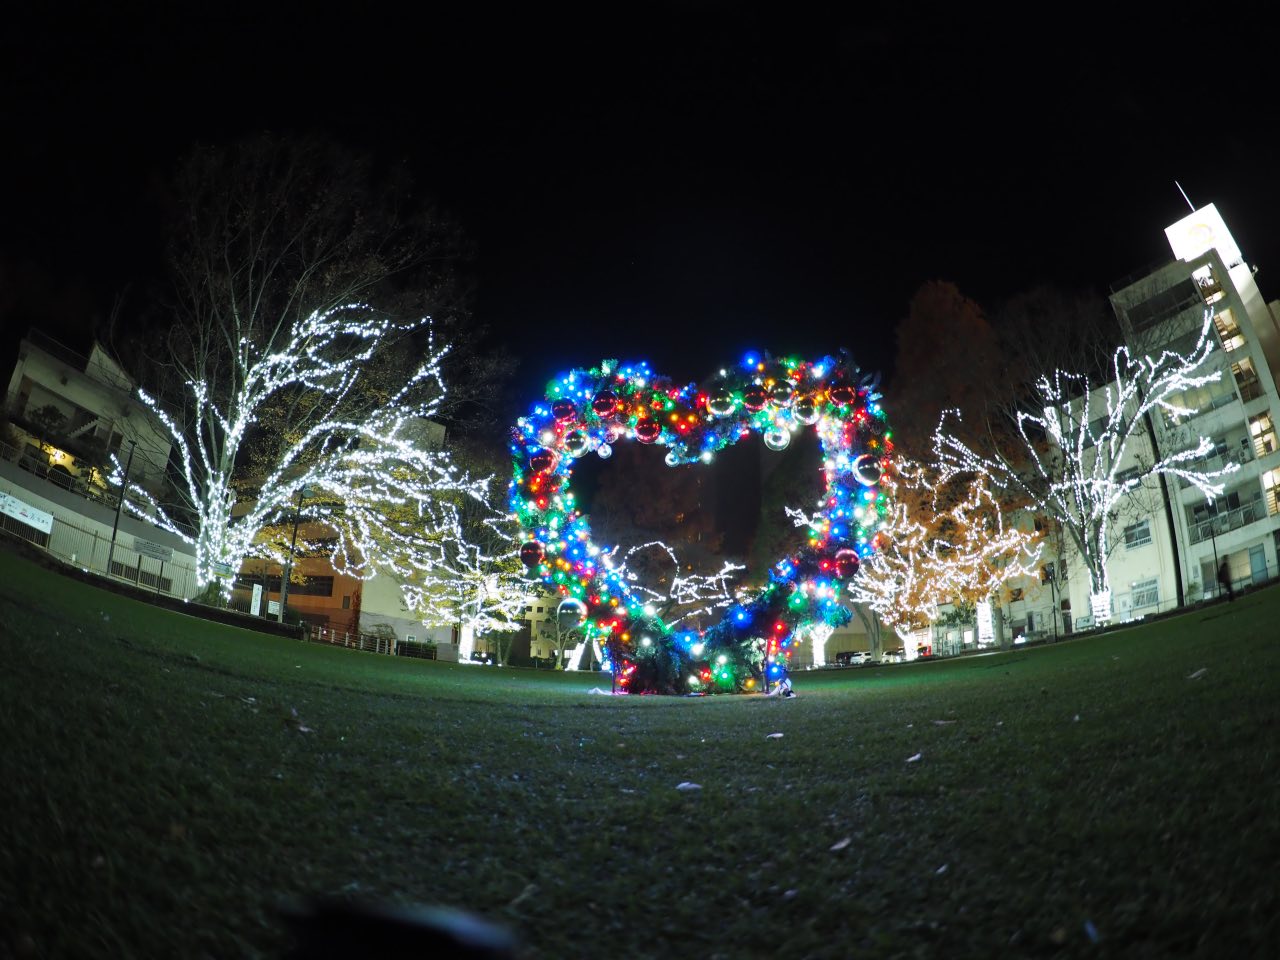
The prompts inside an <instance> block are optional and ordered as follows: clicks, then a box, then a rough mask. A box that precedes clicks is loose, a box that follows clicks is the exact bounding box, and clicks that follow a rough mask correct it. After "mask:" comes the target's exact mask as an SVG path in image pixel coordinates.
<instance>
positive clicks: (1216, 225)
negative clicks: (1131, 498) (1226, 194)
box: [1073, 204, 1280, 618]
mask: <svg viewBox="0 0 1280 960" xmlns="http://www.w3.org/2000/svg"><path fill="white" fill-rule="evenodd" d="M1165 234H1166V235H1167V236H1168V238H1169V243H1170V245H1171V247H1172V249H1173V254H1174V257H1175V258H1176V259H1174V260H1172V261H1171V262H1170V263H1167V264H1165V265H1164V266H1162V267H1159V268H1158V269H1156V270H1154V271H1152V272H1150V273H1148V274H1147V275H1145V276H1142V277H1140V278H1137V279H1130V280H1127V281H1124V282H1123V283H1122V284H1120V285H1117V287H1116V288H1115V289H1114V290H1113V292H1112V295H1111V304H1112V307H1113V309H1114V310H1115V313H1116V316H1117V318H1118V319H1119V321H1120V326H1121V330H1122V331H1123V333H1124V336H1125V339H1126V340H1127V341H1128V343H1129V345H1130V349H1131V350H1133V351H1134V352H1135V353H1138V352H1142V353H1154V352H1158V351H1160V350H1162V349H1165V348H1173V349H1178V350H1180V351H1181V350H1183V349H1185V348H1186V347H1188V346H1189V345H1190V344H1191V343H1192V342H1194V340H1195V338H1196V336H1197V334H1198V333H1199V331H1200V329H1201V326H1202V324H1203V323H1204V317H1205V313H1206V311H1208V312H1209V313H1211V315H1212V318H1213V331H1212V335H1213V336H1214V337H1215V347H1216V348H1217V349H1215V350H1214V352H1213V353H1212V354H1211V355H1210V357H1209V360H1208V362H1207V366H1206V369H1209V370H1213V369H1217V370H1220V371H1221V373H1222V376H1221V378H1220V379H1219V381H1218V382H1217V383H1213V384H1209V385H1207V386H1205V387H1200V388H1197V389H1195V390H1192V391H1188V394H1187V395H1186V396H1184V397H1182V398H1180V400H1181V401H1182V404H1183V405H1184V406H1186V407H1187V408H1189V409H1192V410H1194V411H1195V412H1194V413H1193V414H1192V415H1190V416H1186V417H1177V416H1173V415H1167V414H1157V415H1155V416H1153V417H1152V420H1153V421H1154V422H1153V424H1152V431H1151V432H1152V434H1153V435H1154V442H1155V444H1156V445H1157V446H1158V447H1159V450H1158V453H1159V454H1160V455H1162V456H1164V455H1168V454H1170V453H1174V452H1177V451H1179V450H1185V449H1188V448H1190V447H1192V446H1194V445H1196V443H1197V442H1198V441H1199V438H1200V437H1202V436H1204V437H1208V438H1209V439H1210V441H1211V442H1212V444H1213V451H1212V452H1211V453H1210V454H1209V455H1208V456H1207V457H1206V458H1205V459H1204V461H1203V465H1204V466H1205V467H1206V468H1209V469H1214V468H1218V467H1222V466H1225V465H1228V464H1236V465H1237V466H1238V469H1237V470H1236V471H1235V472H1233V473H1231V474H1228V475H1227V476H1225V477H1224V478H1223V482H1224V484H1225V489H1224V491H1223V493H1222V495H1221V496H1219V497H1217V498H1215V499H1214V500H1213V501H1212V502H1209V501H1207V500H1206V499H1205V497H1204V495H1203V494H1202V493H1201V492H1200V491H1198V490H1197V489H1196V488H1195V487H1193V486H1191V485H1189V484H1185V483H1183V482H1182V481H1180V480H1177V479H1175V478H1169V479H1168V480H1167V481H1166V482H1165V484H1164V490H1165V491H1167V499H1168V505H1167V507H1166V505H1165V493H1164V491H1160V490H1159V488H1158V485H1157V483H1156V482H1153V483H1152V484H1151V488H1150V489H1149V490H1148V491H1145V493H1146V494H1147V496H1146V497H1145V498H1141V499H1145V501H1146V504H1143V503H1139V504H1138V509H1137V510H1136V511H1134V515H1133V516H1132V517H1131V518H1130V519H1129V521H1128V523H1127V524H1126V525H1125V527H1124V528H1123V541H1124V542H1123V546H1120V547H1119V548H1118V549H1117V551H1116V553H1115V554H1113V559H1112V561H1111V562H1110V564H1109V565H1108V571H1109V573H1110V574H1111V578H1112V582H1113V584H1114V590H1115V606H1114V610H1113V613H1114V615H1115V616H1117V617H1119V618H1127V617H1129V616H1134V615H1137V614H1139V613H1141V612H1142V611H1143V610H1145V609H1147V608H1167V607H1168V606H1170V605H1172V603H1173V602H1176V601H1177V600H1178V599H1179V598H1180V599H1182V601H1183V602H1195V601H1196V600H1199V599H1202V598H1204V597H1209V596H1214V595H1216V593H1217V591H1218V589H1219V587H1218V582H1217V571H1218V568H1219V566H1220V565H1221V563H1222V561H1223V560H1225V561H1226V562H1227V565H1228V567H1229V570H1230V575H1231V579H1232V581H1234V583H1235V584H1236V585H1240V586H1243V585H1248V584H1251V583H1260V582H1263V581H1265V580H1269V579H1271V578H1273V577H1275V576H1276V575H1277V571H1278V567H1277V548H1278V547H1280V502H1278V499H1277V495H1278V494H1280V444H1278V443H1277V438H1276V430H1275V421H1276V417H1277V416H1280V394H1278V393H1277V390H1276V380H1277V379H1278V378H1280V324H1278V323H1277V311H1276V309H1275V306H1274V305H1273V306H1268V304H1267V303H1266V302H1265V301H1264V300H1263V297H1262V294H1261V293H1260V292H1259V290H1258V285H1257V284H1256V283H1255V282H1254V276H1253V270H1252V269H1251V268H1250V267H1249V265H1248V264H1247V263H1246V262H1245V260H1244V257H1243V255H1242V254H1241V252H1240V248H1239V247H1238V246H1237V245H1236V243H1235V241H1234V239H1233V238H1232V237H1231V234H1230V232H1229V231H1228V230H1227V226H1226V224H1225V223H1224V222H1223V220H1222V217H1221V215H1220V214H1219V213H1218V211H1217V209H1216V208H1215V207H1214V206H1213V205H1212V204H1210V205H1208V206H1206V207H1203V208H1201V209H1199V210H1197V211H1195V212H1194V213H1192V214H1191V215H1189V216H1187V217H1184V218H1183V219H1182V220H1179V221H1178V222H1177V223H1175V224H1173V225H1171V226H1170V227H1168V228H1167V229H1166V230H1165ZM1153 452H1154V451H1148V452H1147V455H1152V453H1153ZM1081 579H1082V578H1081ZM1084 589H1087V583H1086V584H1084ZM1076 592H1079V591H1078V590H1077V589H1076V588H1075V587H1074V586H1073V600H1074V594H1075V593H1076ZM1084 609H1087V607H1086V608H1084Z"/></svg>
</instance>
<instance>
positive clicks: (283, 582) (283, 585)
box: [277, 483, 307, 623]
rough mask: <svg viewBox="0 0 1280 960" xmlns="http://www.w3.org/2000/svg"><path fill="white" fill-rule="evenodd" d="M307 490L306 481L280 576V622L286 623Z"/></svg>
mask: <svg viewBox="0 0 1280 960" xmlns="http://www.w3.org/2000/svg"><path fill="white" fill-rule="evenodd" d="M306 492H307V485H306V484H305V483H304V484H303V485H302V486H301V487H299V488H298V506H297V509H295V510H294V511H293V541H292V542H291V543H290V544H289V563H288V565H287V566H286V567H285V568H284V576H283V577H281V578H280V611H279V617H278V618H277V619H278V621H279V622H280V623H284V605H285V601H287V600H288V599H289V578H290V577H291V576H293V552H294V551H295V550H296V549H297V547H298V521H299V520H301V519H302V498H303V496H304V495H305V494H306Z"/></svg>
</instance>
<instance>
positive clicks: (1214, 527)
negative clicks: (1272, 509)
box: [1191, 497, 1267, 543]
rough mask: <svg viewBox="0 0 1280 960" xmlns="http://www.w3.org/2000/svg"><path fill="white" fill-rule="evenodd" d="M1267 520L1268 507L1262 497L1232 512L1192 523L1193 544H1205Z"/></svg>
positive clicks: (1228, 511) (1243, 504) (1227, 511)
mask: <svg viewBox="0 0 1280 960" xmlns="http://www.w3.org/2000/svg"><path fill="white" fill-rule="evenodd" d="M1266 518H1267V505H1266V503H1265V502H1264V501H1263V499H1262V498H1261V497H1259V498H1258V499H1256V500H1250V501H1249V502H1248V503H1242V504H1240V506H1238V507H1236V508H1235V509H1232V510H1224V511H1222V512H1221V513H1218V514H1215V515H1214V516H1212V517H1206V518H1205V519H1203V520H1197V521H1193V522H1192V523H1191V542H1192V543H1203V542H1204V541H1205V540H1208V539H1210V538H1211V537H1216V536H1220V535H1222V534H1224V533H1229V532H1231V531H1232V530H1239V529H1240V528H1241V527H1245V526H1248V525H1249V524H1251V523H1257V522H1258V521H1259V520H1265V519H1266Z"/></svg>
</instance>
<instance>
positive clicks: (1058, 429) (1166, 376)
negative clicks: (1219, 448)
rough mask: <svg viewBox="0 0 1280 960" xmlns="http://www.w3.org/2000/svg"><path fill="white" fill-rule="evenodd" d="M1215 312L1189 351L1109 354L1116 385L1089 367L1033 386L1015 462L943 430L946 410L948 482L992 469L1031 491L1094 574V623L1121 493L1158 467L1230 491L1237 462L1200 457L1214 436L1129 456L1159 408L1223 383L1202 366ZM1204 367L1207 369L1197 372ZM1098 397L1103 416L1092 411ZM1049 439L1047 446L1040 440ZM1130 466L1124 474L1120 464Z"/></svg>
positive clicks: (1171, 407) (940, 454)
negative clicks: (1156, 453)
mask: <svg viewBox="0 0 1280 960" xmlns="http://www.w3.org/2000/svg"><path fill="white" fill-rule="evenodd" d="M1212 322H1213V314H1212V311H1205V315H1204V322H1203V324H1202V326H1201V328H1200V334H1199V337H1198V339H1197V341H1196V343H1195V345H1194V346H1193V347H1191V348H1190V349H1189V350H1188V351H1187V352H1186V353H1178V352H1176V351H1173V350H1164V351H1162V352H1161V353H1160V355H1159V356H1155V357H1152V356H1150V355H1143V356H1136V357H1135V356H1133V355H1132V354H1131V353H1130V351H1129V348H1128V347H1126V346H1122V347H1120V348H1119V349H1118V350H1116V352H1115V354H1114V356H1113V358H1112V373H1113V377H1112V380H1111V382H1109V383H1108V384H1106V385H1105V386H1104V387H1101V388H1099V387H1095V386H1093V385H1092V384H1091V383H1090V381H1089V378H1088V377H1087V376H1086V375H1084V374H1075V373H1064V372H1063V371H1061V370H1059V371H1055V372H1054V374H1053V375H1052V377H1050V376H1042V377H1041V378H1040V379H1039V380H1037V381H1036V383H1035V389H1034V395H1033V405H1034V407H1035V408H1036V409H1038V410H1040V411H1042V412H1041V413H1038V414H1036V413H1029V412H1027V411H1025V410H1019V411H1018V412H1017V414H1016V417H1015V424H1016V427H1017V433H1018V437H1019V439H1020V441H1021V442H1020V444H1019V454H1020V458H1019V459H1018V460H1016V461H1015V460H1011V459H1007V458H994V457H993V458H986V457H982V456H980V455H979V454H977V453H975V452H974V451H973V450H972V449H971V448H969V447H968V446H967V445H966V444H964V443H963V442H962V441H960V440H958V439H956V437H955V436H954V435H952V434H949V433H947V432H946V431H945V429H944V427H945V426H946V422H947V420H948V419H949V418H951V417H955V418H956V419H957V420H959V417H960V413H959V411H957V410H950V411H946V412H945V413H944V414H943V417H942V422H941V423H940V424H939V428H938V431H937V433H935V434H934V451H935V455H936V457H937V459H938V463H939V467H940V469H941V471H942V476H943V478H944V479H949V478H950V477H951V476H954V475H955V474H965V473H971V472H986V473H988V474H989V475H990V476H991V477H992V479H993V482H994V483H995V484H997V485H998V486H1000V487H1002V488H1003V489H1005V490H1009V491H1014V492H1016V493H1017V494H1018V495H1020V496H1022V497H1025V498H1026V499H1027V500H1028V501H1030V502H1031V503H1032V504H1033V505H1034V507H1035V508H1036V509H1037V510H1038V511H1040V512H1041V513H1042V514H1043V515H1045V516H1047V517H1048V518H1050V519H1051V520H1053V521H1054V522H1055V523H1057V524H1058V525H1059V526H1060V527H1061V529H1062V530H1063V531H1065V532H1066V533H1067V535H1068V536H1069V537H1070V539H1071V542H1072V543H1073V544H1074V546H1075V547H1076V549H1077V551H1078V552H1079V554H1080V556H1081V558H1082V560H1083V562H1084V565H1085V569H1086V570H1087V571H1088V573H1089V601H1090V608H1091V610H1092V612H1093V615H1094V618H1095V620H1096V621H1097V622H1100V623H1101V622H1106V621H1107V620H1109V619H1110V617H1111V584H1110V580H1109V577H1108V574H1107V557H1108V556H1109V554H1110V551H1111V544H1110V537H1109V533H1110V528H1111V523H1112V518H1113V517H1114V516H1115V515H1116V510H1117V507H1118V506H1119V504H1120V502H1121V500H1123V499H1124V498H1125V497H1126V496H1128V495H1129V494H1131V493H1132V492H1133V491H1134V490H1136V489H1137V488H1138V487H1139V486H1140V485H1141V484H1142V483H1143V482H1144V481H1145V480H1147V479H1148V478H1150V477H1154V476H1156V475H1158V474H1165V475H1170V476H1175V477H1179V478H1181V479H1182V480H1185V481H1186V482H1187V483H1188V484H1191V485H1192V486H1195V487H1196V488H1197V489H1198V490H1199V491H1200V492H1201V493H1203V494H1204V496H1205V498H1206V499H1207V500H1208V501H1210V502H1212V501H1213V499H1214V498H1215V497H1217V496H1218V495H1219V494H1221V493H1222V491H1223V484H1222V483H1219V482H1214V481H1215V480H1216V479H1217V478H1220V477H1223V476H1225V475H1227V474H1229V473H1232V472H1234V471H1235V470H1238V469H1239V465H1238V464H1236V463H1228V464H1226V465H1224V466H1223V467H1221V468H1219V469H1216V470H1205V469H1198V468H1196V466H1195V464H1196V462H1197V461H1199V460H1200V459H1201V458H1203V457H1205V456H1207V455H1208V454H1209V453H1211V452H1212V450H1213V443H1212V442H1211V441H1210V440H1209V438H1208V437H1205V436H1201V437H1200V439H1199V441H1198V442H1197V443H1196V445H1195V446H1194V447H1192V448H1190V449H1187V450H1182V451H1180V452H1178V453H1174V454H1172V455H1170V456H1167V457H1164V458H1163V459H1161V460H1159V461H1155V462H1152V463H1150V464H1143V463H1141V462H1140V461H1139V460H1138V459H1137V458H1127V457H1126V454H1127V453H1128V452H1129V445H1130V443H1131V441H1132V440H1133V439H1134V433H1135V432H1136V431H1138V430H1141V429H1143V427H1142V424H1143V422H1144V420H1145V419H1146V418H1147V417H1148V416H1150V415H1151V414H1153V413H1155V412H1156V411H1160V412H1161V413H1163V414H1164V415H1166V416H1167V417H1170V418H1172V419H1175V420H1176V419H1178V418H1182V417H1189V416H1191V415H1192V414H1193V413H1194V412H1195V411H1194V410H1193V409H1190V408H1188V407H1185V406H1183V405H1182V404H1181V403H1180V402H1178V397H1179V396H1180V395H1183V394H1185V392H1186V391H1188V390H1192V389H1195V388H1196V387H1202V386H1205V385H1206V384H1210V383H1216V382H1217V381H1218V380H1220V379H1221V377H1222V370H1221V369H1215V370H1211V371H1207V372H1203V367H1204V365H1205V362H1206V361H1207V360H1208V358H1209V355H1210V354H1211V353H1212V351H1213V338H1212V337H1211V336H1210V333H1209V331H1210V329H1211V326H1212ZM1198 371H1201V372H1198ZM1099 404H1101V405H1102V407H1103V408H1104V411H1105V412H1103V413H1101V415H1099V416H1095V410H1096V409H1097V407H1098V405H1099ZM1045 438H1047V439H1048V441H1049V443H1048V444H1045V443H1044V442H1043V441H1044V439H1045ZM1122 464H1127V465H1128V466H1129V469H1125V470H1124V471H1123V473H1122V469H1121V465H1122Z"/></svg>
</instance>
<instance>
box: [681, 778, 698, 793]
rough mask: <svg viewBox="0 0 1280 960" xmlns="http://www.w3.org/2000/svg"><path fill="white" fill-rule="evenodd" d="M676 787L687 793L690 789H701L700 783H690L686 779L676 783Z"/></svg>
mask: <svg viewBox="0 0 1280 960" xmlns="http://www.w3.org/2000/svg"><path fill="white" fill-rule="evenodd" d="M676 789H677V790H679V791H681V792H682V793H689V792H690V791H693V790H701V789H702V784H700V783H690V782H689V781H688V780H686V781H685V782H684V783H677V784H676Z"/></svg>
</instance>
